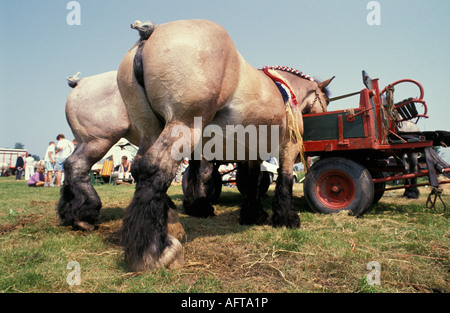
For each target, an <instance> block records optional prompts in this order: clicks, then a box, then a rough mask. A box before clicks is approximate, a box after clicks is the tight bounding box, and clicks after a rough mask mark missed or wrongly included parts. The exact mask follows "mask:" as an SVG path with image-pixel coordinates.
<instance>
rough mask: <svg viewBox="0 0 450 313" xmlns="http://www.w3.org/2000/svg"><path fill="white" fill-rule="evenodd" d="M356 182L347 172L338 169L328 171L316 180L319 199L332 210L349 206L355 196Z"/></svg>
mask: <svg viewBox="0 0 450 313" xmlns="http://www.w3.org/2000/svg"><path fill="white" fill-rule="evenodd" d="M355 190H356V188H355V184H354V183H353V179H352V178H351V177H350V176H348V175H347V173H345V172H343V171H338V170H332V171H327V172H325V173H323V174H322V175H320V176H319V177H318V179H317V182H316V190H315V191H316V196H317V199H318V200H319V201H320V202H321V203H322V204H323V205H325V206H326V207H328V208H330V209H332V210H340V209H343V208H345V207H346V206H348V205H349V204H350V203H351V202H352V201H353V199H354V197H355Z"/></svg>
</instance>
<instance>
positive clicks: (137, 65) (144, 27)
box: [131, 21, 156, 89]
mask: <svg viewBox="0 0 450 313" xmlns="http://www.w3.org/2000/svg"><path fill="white" fill-rule="evenodd" d="M131 28H133V29H136V30H138V31H139V36H140V37H141V38H140V39H139V41H138V49H137V51H136V55H135V56H134V61H133V70H134V76H135V77H136V80H137V81H138V83H139V85H141V86H142V87H144V86H145V85H144V65H143V63H142V50H143V49H144V45H145V43H146V42H147V40H148V39H149V38H150V36H151V35H152V34H153V31H154V30H155V28H156V24H155V23H153V22H148V23H142V22H141V21H136V22H135V23H134V24H131ZM144 89H145V87H144Z"/></svg>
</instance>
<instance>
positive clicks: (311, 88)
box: [277, 71, 322, 113]
mask: <svg viewBox="0 0 450 313" xmlns="http://www.w3.org/2000/svg"><path fill="white" fill-rule="evenodd" d="M277 72H278V73H279V74H280V75H281V76H283V78H284V79H286V81H288V82H289V84H290V87H291V89H292V91H293V92H294V94H295V97H296V98H297V101H298V105H299V106H300V111H301V112H303V110H305V108H306V105H307V103H306V101H305V100H306V99H307V98H309V97H310V96H311V94H312V95H315V94H316V90H317V84H316V83H315V82H313V81H310V80H308V79H306V78H302V77H299V76H297V75H295V74H291V73H288V72H284V71H277ZM316 106H317V105H315V107H316ZM311 111H314V112H308V113H316V112H315V111H316V108H312V110H311ZM317 112H322V109H321V108H320V104H319V108H318V109H317Z"/></svg>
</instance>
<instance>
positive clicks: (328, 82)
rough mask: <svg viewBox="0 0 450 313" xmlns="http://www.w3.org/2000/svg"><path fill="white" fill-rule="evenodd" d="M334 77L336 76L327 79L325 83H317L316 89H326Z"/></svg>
mask: <svg viewBox="0 0 450 313" xmlns="http://www.w3.org/2000/svg"><path fill="white" fill-rule="evenodd" d="M335 77H336V76H333V77H331V78H330V79H327V80H325V81H323V82H321V83H318V84H317V87H319V89H320V90H323V89H324V88H326V87H327V86H328V85H329V84H330V83H331V81H332V80H333V79H334V78H335Z"/></svg>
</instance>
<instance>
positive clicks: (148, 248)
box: [121, 124, 184, 271]
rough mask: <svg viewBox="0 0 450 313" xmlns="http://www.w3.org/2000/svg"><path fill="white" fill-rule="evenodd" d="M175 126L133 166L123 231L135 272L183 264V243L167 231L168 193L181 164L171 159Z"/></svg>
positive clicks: (122, 234)
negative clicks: (132, 189) (133, 188)
mask: <svg viewBox="0 0 450 313" xmlns="http://www.w3.org/2000/svg"><path fill="white" fill-rule="evenodd" d="M174 126H175V125H174V124H169V125H167V126H166V128H165V129H164V131H163V132H162V133H161V135H160V136H159V138H158V139H157V141H156V142H155V143H154V144H153V145H152V146H151V148H150V149H149V150H148V151H147V152H146V153H144V154H143V156H142V157H141V158H140V159H139V160H137V161H136V162H135V163H134V164H133V167H132V174H133V177H135V178H136V181H137V183H136V191H135V193H134V197H133V200H132V202H131V204H130V205H129V207H128V208H127V210H126V213H125V217H124V219H123V223H122V229H121V242H122V244H123V245H124V247H125V261H126V263H127V265H128V267H129V268H130V269H131V270H132V271H144V270H147V269H150V268H155V267H161V266H167V267H179V266H182V265H183V264H184V259H183V249H182V246H181V243H180V241H179V240H178V239H177V238H175V237H174V236H172V234H171V233H169V231H168V211H169V209H170V203H169V202H168V201H167V195H166V191H167V189H168V188H169V186H170V184H171V182H172V180H173V178H174V177H175V173H176V169H177V166H178V163H179V162H178V161H176V160H175V159H174V158H173V156H172V151H171V150H172V145H173V143H174V142H175V140H177V139H178V138H173V137H172V134H171V132H172V129H173V128H174Z"/></svg>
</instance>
